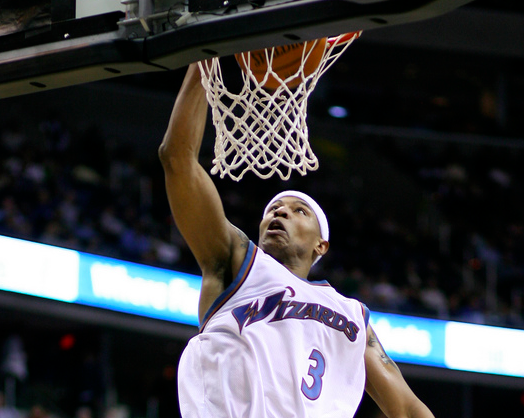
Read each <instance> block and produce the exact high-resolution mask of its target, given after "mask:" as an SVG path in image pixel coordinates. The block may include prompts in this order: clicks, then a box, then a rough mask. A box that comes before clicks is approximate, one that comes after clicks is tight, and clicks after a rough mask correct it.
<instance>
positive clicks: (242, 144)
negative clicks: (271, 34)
mask: <svg viewBox="0 0 524 418" xmlns="http://www.w3.org/2000/svg"><path fill="white" fill-rule="evenodd" d="M361 33H362V31H360V32H352V33H347V34H344V35H340V36H337V37H334V38H328V39H327V41H326V42H325V45H324V47H323V48H324V51H323V55H322V57H321V59H320V63H319V65H318V67H316V68H315V69H313V70H308V72H307V73H306V72H305V71H304V65H305V63H306V62H307V60H308V58H309V55H310V54H311V51H312V50H313V49H314V48H315V44H316V43H318V42H320V41H319V40H314V41H309V42H306V43H305V44H304V47H303V49H302V51H303V52H302V60H301V63H300V66H299V68H298V70H297V72H296V73H295V74H293V75H291V76H289V77H286V78H285V79H282V78H281V77H280V76H279V74H278V72H276V71H275V70H274V69H273V68H272V63H273V59H274V56H275V48H276V47H273V48H267V49H265V50H264V51H265V58H266V61H267V73H266V74H265V76H264V77H262V78H260V77H256V76H255V75H254V73H253V71H252V59H251V53H245V54H242V60H243V61H242V62H241V63H240V62H239V63H240V64H241V66H242V68H243V71H241V72H242V77H243V87H242V89H241V91H240V93H238V94H234V93H232V92H230V91H229V90H228V89H227V87H226V86H225V85H224V80H223V77H222V69H221V66H220V60H219V57H214V58H212V59H211V60H208V61H204V62H200V63H199V67H200V72H201V74H202V85H203V86H204V88H205V90H206V97H207V100H208V102H209V104H210V106H211V111H212V117H213V124H214V126H215V130H216V142H215V158H214V160H213V164H214V166H213V168H212V170H211V173H212V174H217V173H218V174H220V177H221V178H224V177H225V176H226V175H228V176H229V177H231V178H232V179H233V180H236V181H239V180H241V179H242V177H243V176H244V174H245V173H246V172H248V171H253V172H254V173H255V174H256V175H257V176H258V177H260V178H262V179H267V178H269V177H271V176H273V175H274V174H275V173H277V174H278V175H279V176H280V178H281V179H282V180H288V179H289V177H290V176H291V173H292V170H297V171H298V172H299V173H300V174H301V175H306V174H307V171H308V170H310V171H314V170H316V169H317V168H318V159H317V157H316V156H315V154H314V153H313V151H312V150H311V147H310V144H309V139H308V127H307V124H306V117H307V100H308V97H309V95H310V94H311V92H312V91H313V90H314V89H315V86H316V84H317V81H318V79H319V78H320V77H321V76H322V75H323V74H324V73H325V72H326V71H327V70H328V69H329V68H330V67H331V66H332V65H333V64H334V62H335V61H336V60H337V59H338V58H339V57H340V56H341V55H342V54H343V53H344V51H345V50H346V49H347V48H348V46H349V45H350V44H351V43H352V42H353V41H354V40H355V39H357V38H359V37H360V35H361ZM309 43H313V44H314V45H313V46H312V47H311V48H308V47H307V44H309ZM237 59H238V58H237ZM309 71H312V72H310V73H309ZM269 77H271V80H272V82H273V81H274V80H277V87H276V88H275V89H272V90H268V89H265V88H264V87H263V86H264V85H265V83H266V82H267V81H268V79H269ZM297 78H298V79H299V80H300V83H299V84H298V86H296V88H295V86H294V85H293V88H290V87H289V85H288V83H289V84H290V80H293V79H294V80H296V79H297ZM295 84H296V83H295ZM235 173H238V174H235Z"/></svg>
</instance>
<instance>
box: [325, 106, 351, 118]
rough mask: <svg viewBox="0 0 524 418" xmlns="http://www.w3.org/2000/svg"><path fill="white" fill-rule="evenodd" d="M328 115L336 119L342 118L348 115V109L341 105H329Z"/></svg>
mask: <svg viewBox="0 0 524 418" xmlns="http://www.w3.org/2000/svg"><path fill="white" fill-rule="evenodd" d="M328 113H329V116H331V117H333V118H336V119H344V118H347V117H348V116H349V112H348V110H347V109H346V108H345V107H343V106H330V107H329V108H328Z"/></svg>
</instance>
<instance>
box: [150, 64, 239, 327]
mask: <svg viewBox="0 0 524 418" xmlns="http://www.w3.org/2000/svg"><path fill="white" fill-rule="evenodd" d="M207 107H208V103H207V100H206V97H205V92H204V89H203V88H202V85H201V82H200V71H199V68H198V65H197V64H191V65H190V66H189V68H188V71H187V74H186V76H185V79H184V82H183V84H182V87H181V88H180V92H179V94H178V96H177V99H176V101H175V105H174V107H173V112H172V114H171V118H170V120H169V125H168V128H167V131H166V134H165V136H164V140H163V141H162V144H161V145H160V148H159V157H160V160H161V162H162V166H163V168H164V173H165V182H166V192H167V197H168V200H169V205H170V208H171V212H172V214H173V217H174V219H175V222H176V225H177V227H178V229H179V230H180V233H181V234H182V236H183V237H184V239H185V240H186V242H187V244H188V245H189V247H190V249H191V251H192V253H193V255H194V256H195V258H196V260H197V262H198V264H199V266H200V268H201V269H202V275H203V284H202V294H201V298H200V306H199V314H200V317H201V318H202V316H203V314H204V313H205V312H206V311H207V309H208V308H209V306H210V305H211V303H212V302H213V301H214V299H215V298H216V297H217V296H218V295H219V294H220V292H221V291H222V290H223V288H224V283H225V282H227V280H230V279H231V278H232V275H233V274H235V273H236V271H235V270H237V269H238V268H239V266H240V264H241V263H242V259H243V255H244V254H245V252H246V250H245V248H247V246H246V245H245V238H244V236H243V235H242V234H239V231H238V230H237V229H236V228H235V227H233V226H232V225H231V224H230V223H229V222H228V220H227V219H226V216H225V214H224V209H223V206H222V202H221V200H220V196H219V194H218V191H217V190H216V187H215V185H214V184H213V182H212V180H211V178H210V177H209V175H208V174H207V173H206V171H205V170H204V169H203V167H202V166H201V165H200V163H199V162H198V155H199V151H200V145H201V143H202V139H203V135H204V129H205V125H206V115H207Z"/></svg>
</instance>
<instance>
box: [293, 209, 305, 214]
mask: <svg viewBox="0 0 524 418" xmlns="http://www.w3.org/2000/svg"><path fill="white" fill-rule="evenodd" d="M295 212H299V213H301V214H302V215H307V212H306V210H305V209H302V208H297V209H295Z"/></svg>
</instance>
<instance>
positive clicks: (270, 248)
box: [258, 233, 287, 255]
mask: <svg viewBox="0 0 524 418" xmlns="http://www.w3.org/2000/svg"><path fill="white" fill-rule="evenodd" d="M258 246H259V247H260V248H261V249H262V250H263V251H264V252H265V253H268V254H270V255H273V253H278V252H281V251H282V249H284V248H286V247H287V239H286V237H285V236H284V235H283V234H271V233H269V234H268V233H266V234H264V236H263V237H262V238H261V239H260V241H259V243H258Z"/></svg>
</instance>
